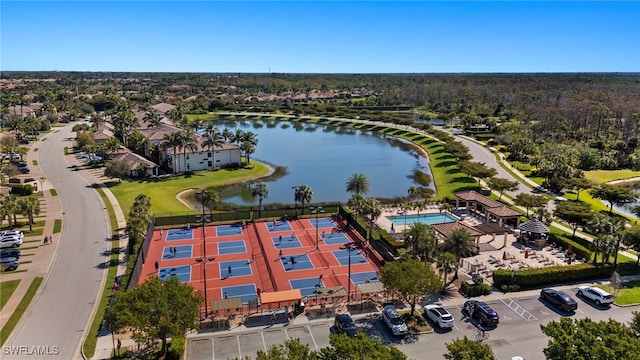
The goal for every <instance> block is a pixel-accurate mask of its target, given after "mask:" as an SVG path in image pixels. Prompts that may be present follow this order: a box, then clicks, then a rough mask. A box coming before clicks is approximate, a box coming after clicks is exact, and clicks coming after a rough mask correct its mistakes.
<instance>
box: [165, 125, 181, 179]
mask: <svg viewBox="0 0 640 360" xmlns="http://www.w3.org/2000/svg"><path fill="white" fill-rule="evenodd" d="M179 145H180V132H179V131H174V132H171V133H168V134H164V137H163V138H162V141H160V149H162V150H163V151H166V150H167V149H168V148H171V149H173V157H172V158H171V159H172V162H173V160H175V162H174V163H173V164H172V165H171V167H172V168H173V172H174V173H176V170H177V168H178V166H177V162H178V161H177V159H178V157H177V156H176V155H177V153H178V146H179Z"/></svg>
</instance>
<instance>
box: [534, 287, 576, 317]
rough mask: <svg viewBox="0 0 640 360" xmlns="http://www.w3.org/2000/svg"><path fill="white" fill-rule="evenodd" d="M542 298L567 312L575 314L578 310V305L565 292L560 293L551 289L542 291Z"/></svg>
mask: <svg viewBox="0 0 640 360" xmlns="http://www.w3.org/2000/svg"><path fill="white" fill-rule="evenodd" d="M540 298H541V299H544V300H546V301H548V302H550V303H551V304H553V305H554V306H555V307H556V308H558V309H560V310H563V311H566V312H573V311H576V309H578V303H577V302H576V301H575V300H573V298H572V297H571V296H569V294H567V293H566V292H564V291H558V290H555V289H551V288H546V289H542V291H540Z"/></svg>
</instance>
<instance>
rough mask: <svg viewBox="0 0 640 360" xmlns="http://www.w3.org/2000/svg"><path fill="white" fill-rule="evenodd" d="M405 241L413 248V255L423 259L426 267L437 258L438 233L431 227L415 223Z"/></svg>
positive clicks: (407, 232) (407, 233) (406, 233)
mask: <svg viewBox="0 0 640 360" xmlns="http://www.w3.org/2000/svg"><path fill="white" fill-rule="evenodd" d="M404 239H405V242H406V243H407V244H408V245H409V247H410V248H411V254H412V255H413V256H420V257H422V260H423V261H424V263H425V265H426V264H427V262H428V261H430V260H432V259H433V258H434V257H435V254H436V252H437V250H438V247H437V243H436V241H437V240H436V233H435V230H433V228H432V227H431V226H429V225H427V224H423V223H419V222H417V223H413V224H412V225H411V226H410V227H409V229H408V230H407V231H406V232H405V237H404Z"/></svg>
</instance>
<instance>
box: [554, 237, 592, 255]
mask: <svg viewBox="0 0 640 360" xmlns="http://www.w3.org/2000/svg"><path fill="white" fill-rule="evenodd" d="M549 241H551V242H552V243H556V244H558V245H560V246H562V248H563V249H567V248H568V247H569V245H571V247H572V248H573V252H574V253H575V254H576V256H577V257H578V258H582V259H587V260H590V259H591V258H592V257H593V252H592V251H591V250H590V248H591V246H592V244H591V243H590V242H589V241H588V240H585V239H581V238H578V237H576V238H575V239H571V238H569V237H567V236H564V235H560V234H557V233H553V232H552V233H550V234H549Z"/></svg>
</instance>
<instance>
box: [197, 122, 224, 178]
mask: <svg viewBox="0 0 640 360" xmlns="http://www.w3.org/2000/svg"><path fill="white" fill-rule="evenodd" d="M222 144H224V140H223V138H222V134H220V130H218V128H217V127H215V126H213V123H212V122H209V123H208V124H207V127H206V129H205V132H204V141H203V142H202V144H200V146H203V147H206V148H207V149H208V150H209V151H210V152H211V153H212V154H213V167H215V166H216V152H215V151H211V148H215V147H222Z"/></svg>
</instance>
